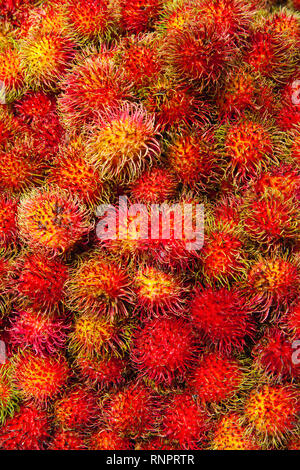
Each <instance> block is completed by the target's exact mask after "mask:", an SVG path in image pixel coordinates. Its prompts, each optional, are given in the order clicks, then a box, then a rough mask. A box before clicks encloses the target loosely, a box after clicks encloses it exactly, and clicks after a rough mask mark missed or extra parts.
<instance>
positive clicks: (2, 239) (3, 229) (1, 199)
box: [0, 195, 18, 249]
mask: <svg viewBox="0 0 300 470" xmlns="http://www.w3.org/2000/svg"><path fill="white" fill-rule="evenodd" d="M17 207H18V200H17V199H15V198H13V197H10V196H6V195H2V196H0V247H3V248H5V249H8V248H9V247H16V245H17V243H18V228H17V220H16V219H17Z"/></svg>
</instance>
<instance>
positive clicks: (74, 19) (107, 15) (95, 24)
mask: <svg viewBox="0 0 300 470" xmlns="http://www.w3.org/2000/svg"><path fill="white" fill-rule="evenodd" d="M64 8H65V14H66V17H67V18H68V22H69V24H70V28H71V33H75V35H76V36H77V37H78V38H79V39H80V40H81V41H84V42H85V41H93V40H96V41H100V40H102V39H109V38H110V37H111V35H112V33H113V30H114V28H115V14H114V11H113V9H112V4H111V3H110V2H109V1H108V0H88V1H80V2H78V1H77V0H67V1H66V2H64Z"/></svg>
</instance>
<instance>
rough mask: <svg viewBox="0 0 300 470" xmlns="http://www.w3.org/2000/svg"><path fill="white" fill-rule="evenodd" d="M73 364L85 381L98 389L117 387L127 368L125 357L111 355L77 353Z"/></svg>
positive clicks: (121, 381) (121, 382)
mask: <svg viewBox="0 0 300 470" xmlns="http://www.w3.org/2000/svg"><path fill="white" fill-rule="evenodd" d="M75 365H76V367H77V368H78V371H79V372H78V373H79V375H80V377H81V378H82V379H83V380H84V381H85V383H86V384H87V385H88V386H91V387H94V388H99V389H103V388H112V387H116V388H118V387H119V386H120V385H122V384H123V383H124V381H125V375H126V372H127V368H128V367H127V361H126V360H125V359H123V358H120V357H116V356H113V355H112V356H111V357H104V358H102V357H90V356H89V355H88V354H79V355H78V356H77V357H76V359H75Z"/></svg>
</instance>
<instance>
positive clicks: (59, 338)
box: [7, 308, 70, 355]
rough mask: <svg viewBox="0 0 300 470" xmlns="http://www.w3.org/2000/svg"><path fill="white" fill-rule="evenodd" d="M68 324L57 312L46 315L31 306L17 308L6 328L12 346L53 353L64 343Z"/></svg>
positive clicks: (35, 351) (40, 353) (38, 352)
mask: <svg viewBox="0 0 300 470" xmlns="http://www.w3.org/2000/svg"><path fill="white" fill-rule="evenodd" d="M69 328H70V326H69V325H68V324H66V322H65V319H63V318H62V317H59V315H58V314H57V313H55V314H54V315H51V316H48V315H45V313H44V312H41V311H36V310H34V309H32V308H26V309H25V308H24V309H23V310H18V311H17V312H15V315H14V316H13V317H12V319H11V322H10V326H9V328H8V329H7V331H8V334H9V340H10V343H11V345H12V346H13V347H15V348H16V347H20V348H22V350H25V349H26V348H30V349H32V350H33V351H34V353H35V354H37V355H44V354H54V353H57V352H58V350H59V349H62V348H64V347H65V345H66V341H67V337H68V332H69Z"/></svg>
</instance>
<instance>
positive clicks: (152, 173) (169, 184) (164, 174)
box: [130, 167, 178, 204]
mask: <svg viewBox="0 0 300 470" xmlns="http://www.w3.org/2000/svg"><path fill="white" fill-rule="evenodd" d="M177 186H178V182H177V179H176V177H175V175H174V174H173V172H172V171H171V170H169V169H166V168H160V167H157V168H151V170H146V171H144V172H143V173H142V174H141V176H140V177H139V178H138V179H137V180H136V181H134V182H133V183H132V184H131V186H130V198H131V200H133V201H134V202H138V203H143V204H160V203H163V202H165V201H167V200H170V199H172V198H173V197H174V196H175V194H176V189H177Z"/></svg>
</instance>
